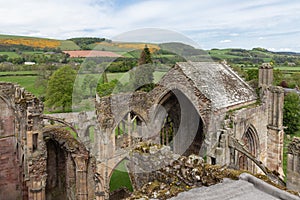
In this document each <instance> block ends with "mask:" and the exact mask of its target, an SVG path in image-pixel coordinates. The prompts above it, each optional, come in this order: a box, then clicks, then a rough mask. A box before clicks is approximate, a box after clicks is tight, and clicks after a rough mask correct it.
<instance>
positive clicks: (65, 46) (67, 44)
mask: <svg viewBox="0 0 300 200" xmlns="http://www.w3.org/2000/svg"><path fill="white" fill-rule="evenodd" d="M59 48H60V49H61V50H79V49H80V47H79V46H78V45H77V44H75V42H73V41H71V40H60V46H59Z"/></svg>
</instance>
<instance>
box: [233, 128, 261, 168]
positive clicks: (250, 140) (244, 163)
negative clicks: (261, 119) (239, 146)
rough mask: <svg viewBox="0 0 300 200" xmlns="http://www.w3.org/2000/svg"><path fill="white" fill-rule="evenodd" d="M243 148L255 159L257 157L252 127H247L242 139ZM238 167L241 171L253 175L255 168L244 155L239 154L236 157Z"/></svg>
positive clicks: (256, 143) (256, 144)
mask: <svg viewBox="0 0 300 200" xmlns="http://www.w3.org/2000/svg"><path fill="white" fill-rule="evenodd" d="M242 141H243V143H244V147H245V148H246V149H247V151H248V152H249V153H250V154H251V155H252V156H253V157H257V155H258V138H257V134H256V132H255V129H254V128H253V127H249V128H248V129H247V131H246V132H245V133H244V135H243V137H242ZM238 166H239V168H240V169H241V170H247V171H250V172H253V173H255V170H256V167H255V164H254V163H253V162H252V161H251V160H250V159H249V158H247V156H246V155H244V154H242V153H239V155H238Z"/></svg>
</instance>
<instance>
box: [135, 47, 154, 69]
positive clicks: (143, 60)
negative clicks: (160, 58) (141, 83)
mask: <svg viewBox="0 0 300 200" xmlns="http://www.w3.org/2000/svg"><path fill="white" fill-rule="evenodd" d="M149 63H150V64H152V63H153V61H152V58H151V53H150V50H149V48H148V46H147V45H145V48H144V49H143V51H142V52H141V55H140V59H139V63H138V64H139V65H144V64H149Z"/></svg>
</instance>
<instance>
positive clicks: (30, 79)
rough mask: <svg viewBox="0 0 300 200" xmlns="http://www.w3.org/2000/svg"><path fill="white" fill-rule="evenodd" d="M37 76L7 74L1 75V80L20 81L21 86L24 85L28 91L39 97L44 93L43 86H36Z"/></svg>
mask: <svg viewBox="0 0 300 200" xmlns="http://www.w3.org/2000/svg"><path fill="white" fill-rule="evenodd" d="M36 78H37V76H5V77H0V81H1V82H12V83H18V84H19V85H20V86H21V87H24V88H25V89H26V90H27V91H29V92H31V93H32V94H34V95H35V96H37V97H39V96H41V95H43V88H41V87H36V85H35V80H36Z"/></svg>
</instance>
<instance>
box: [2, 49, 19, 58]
mask: <svg viewBox="0 0 300 200" xmlns="http://www.w3.org/2000/svg"><path fill="white" fill-rule="evenodd" d="M0 55H8V57H9V58H17V57H20V55H19V54H17V53H16V52H9V51H7V52H6V51H1V52H0Z"/></svg>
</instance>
